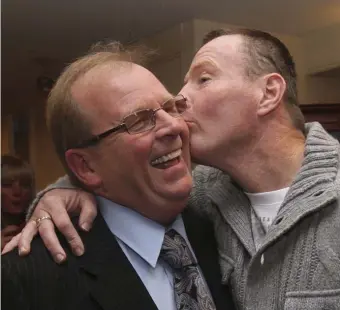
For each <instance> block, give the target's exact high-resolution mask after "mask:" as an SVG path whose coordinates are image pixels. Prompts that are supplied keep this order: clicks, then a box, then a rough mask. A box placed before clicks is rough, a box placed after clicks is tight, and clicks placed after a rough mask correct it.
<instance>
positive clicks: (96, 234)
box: [79, 214, 157, 310]
mask: <svg viewBox="0 0 340 310" xmlns="http://www.w3.org/2000/svg"><path fill="white" fill-rule="evenodd" d="M82 239H83V241H84V244H85V248H86V252H85V254H84V255H83V256H81V257H79V266H80V268H81V269H83V270H84V271H85V273H87V274H88V276H89V279H92V280H91V281H90V283H91V284H90V293H91V295H92V296H93V298H94V299H95V300H96V301H97V302H98V303H99V304H100V305H101V307H102V308H103V309H104V310H109V309H110V310H111V309H124V310H125V309H148V310H149V309H157V307H156V305H155V303H154V302H153V300H152V298H151V296H150V295H149V293H148V291H147V289H146V288H145V286H144V284H143V282H142V281H141V279H140V278H139V276H138V274H137V273H136V271H135V270H134V268H133V266H132V265H131V264H130V262H129V260H128V259H127V257H126V256H125V254H124V252H123V251H122V249H121V248H120V246H119V244H118V242H117V240H116V238H115V237H114V235H113V234H112V233H111V231H110V230H109V229H108V227H107V225H106V223H105V221H104V219H103V217H102V216H101V215H100V214H99V215H98V217H97V219H96V220H95V222H94V225H93V228H92V230H91V232H90V233H83V234H82Z"/></svg>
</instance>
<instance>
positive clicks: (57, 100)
mask: <svg viewBox="0 0 340 310" xmlns="http://www.w3.org/2000/svg"><path fill="white" fill-rule="evenodd" d="M134 57H135V53H134V52H131V51H128V50H124V49H123V48H122V46H121V45H120V44H119V43H111V44H109V45H106V46H104V47H103V46H102V47H101V48H100V49H98V46H97V49H96V50H93V51H91V53H89V54H88V55H86V56H84V57H82V58H80V59H79V60H77V61H76V62H74V63H73V64H71V65H70V66H69V67H68V68H67V69H66V70H65V71H64V72H63V73H62V75H61V76H60V78H59V79H58V81H57V83H56V85H55V86H54V88H53V90H52V92H51V94H50V97H49V99H48V103H47V124H48V127H49V130H50V132H51V135H52V138H53V142H54V144H55V147H56V150H57V153H58V155H59V157H60V160H61V162H62V163H63V165H64V167H65V169H66V170H67V172H68V175H69V177H70V178H71V179H72V180H73V181H74V182H75V183H76V184H78V185H79V186H80V187H82V188H83V189H85V190H87V191H89V192H91V193H93V194H95V197H96V202H97V205H98V208H99V210H100V215H99V216H98V217H97V219H96V220H95V222H94V226H93V228H92V230H91V232H89V233H84V232H82V233H81V235H82V239H83V242H84V245H85V247H86V249H87V251H86V254H85V255H83V256H82V257H76V256H72V255H69V257H70V259H69V260H68V261H67V262H65V263H64V264H61V265H57V264H55V263H54V261H53V259H52V257H51V256H50V255H49V254H48V251H47V250H46V249H45V246H44V244H43V242H42V240H41V239H40V238H37V239H35V240H34V241H33V245H32V254H31V255H30V256H28V257H25V258H20V257H19V256H18V254H17V253H15V252H11V253H9V254H6V255H4V256H3V257H2V281H3V283H2V306H3V307H4V308H5V309H20V310H22V309H35V310H39V309H44V310H49V309H63V310H66V309H82V310H85V309H105V310H108V309H124V310H126V309H148V310H149V309H169V310H170V309H171V310H175V309H198V310H214V309H223V310H228V309H233V306H232V302H231V298H230V295H229V293H228V291H227V289H226V287H222V285H221V284H220V283H221V275H220V271H219V266H218V254H217V250H216V248H217V246H216V243H215V240H214V234H213V229H212V227H211V226H210V224H209V223H208V222H207V221H206V220H205V219H202V218H200V217H199V216H198V215H196V214H193V213H192V211H190V216H188V213H189V211H185V206H186V205H187V201H188V198H189V194H190V191H191V189H192V177H191V167H190V154H189V132H188V127H187V125H186V123H185V122H184V120H183V119H182V118H181V114H182V112H184V111H185V110H186V108H187V104H186V98H185V97H183V96H180V95H179V96H176V97H173V96H171V95H170V94H169V93H168V91H167V90H166V89H165V88H164V86H163V85H162V84H161V83H160V82H159V81H158V80H157V79H156V78H155V76H154V75H153V74H152V73H150V72H149V71H148V70H146V69H145V68H143V67H142V66H140V65H138V64H137V61H135V60H134ZM49 220H50V218H49V217H42V218H40V219H38V220H37V225H39V224H40V223H41V222H44V221H45V222H48V221H49ZM60 240H61V242H62V244H65V248H67V247H66V240H63V239H62V237H60ZM69 254H70V253H69Z"/></svg>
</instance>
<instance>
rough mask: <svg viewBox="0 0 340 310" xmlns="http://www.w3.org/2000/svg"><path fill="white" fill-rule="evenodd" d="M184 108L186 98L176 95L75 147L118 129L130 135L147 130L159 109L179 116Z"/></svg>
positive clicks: (104, 136)
mask: <svg viewBox="0 0 340 310" xmlns="http://www.w3.org/2000/svg"><path fill="white" fill-rule="evenodd" d="M186 109H187V98H185V97H184V96H183V95H177V96H176V97H173V98H170V99H169V100H167V101H165V102H164V103H163V104H162V105H161V107H159V108H157V109H154V110H153V109H143V110H139V111H136V112H133V113H131V114H129V115H127V116H125V117H124V118H123V120H122V122H121V123H120V124H119V125H117V126H115V127H113V128H111V129H109V130H107V131H105V132H103V133H101V134H99V135H96V136H94V137H92V138H90V139H88V140H85V141H83V142H81V143H80V144H78V145H77V146H76V147H75V148H84V147H88V146H92V145H95V144H97V143H98V142H99V141H100V140H102V139H104V138H106V137H107V136H109V135H110V134H112V133H114V132H116V131H118V130H120V129H125V130H126V131H127V132H128V133H129V134H130V135H133V134H137V133H142V132H145V131H149V130H151V129H153V128H154V127H155V125H156V112H158V111H159V110H164V111H165V112H167V113H168V114H170V115H171V116H172V117H179V116H180V115H181V114H182V113H183V112H184V111H185V110H186Z"/></svg>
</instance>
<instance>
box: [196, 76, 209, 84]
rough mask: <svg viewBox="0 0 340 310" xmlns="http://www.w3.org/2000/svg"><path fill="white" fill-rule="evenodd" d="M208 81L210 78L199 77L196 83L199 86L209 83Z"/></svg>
mask: <svg viewBox="0 0 340 310" xmlns="http://www.w3.org/2000/svg"><path fill="white" fill-rule="evenodd" d="M210 80H211V78H210V77H209V76H201V77H200V78H199V80H198V82H199V83H200V84H204V83H206V82H208V81H210Z"/></svg>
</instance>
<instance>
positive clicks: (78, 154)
mask: <svg viewBox="0 0 340 310" xmlns="http://www.w3.org/2000/svg"><path fill="white" fill-rule="evenodd" d="M90 159H91V156H90V154H88V153H87V152H86V151H83V150H80V149H70V150H67V151H66V152H65V160H66V162H67V165H68V167H69V168H70V170H71V171H72V172H73V173H74V175H75V176H76V177H77V178H78V180H79V181H80V182H81V183H83V184H84V185H86V186H87V187H89V188H90V189H94V188H97V187H99V186H100V185H101V183H102V180H101V178H100V176H99V175H98V173H96V171H95V169H94V167H93V166H92V164H91V160H90Z"/></svg>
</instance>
